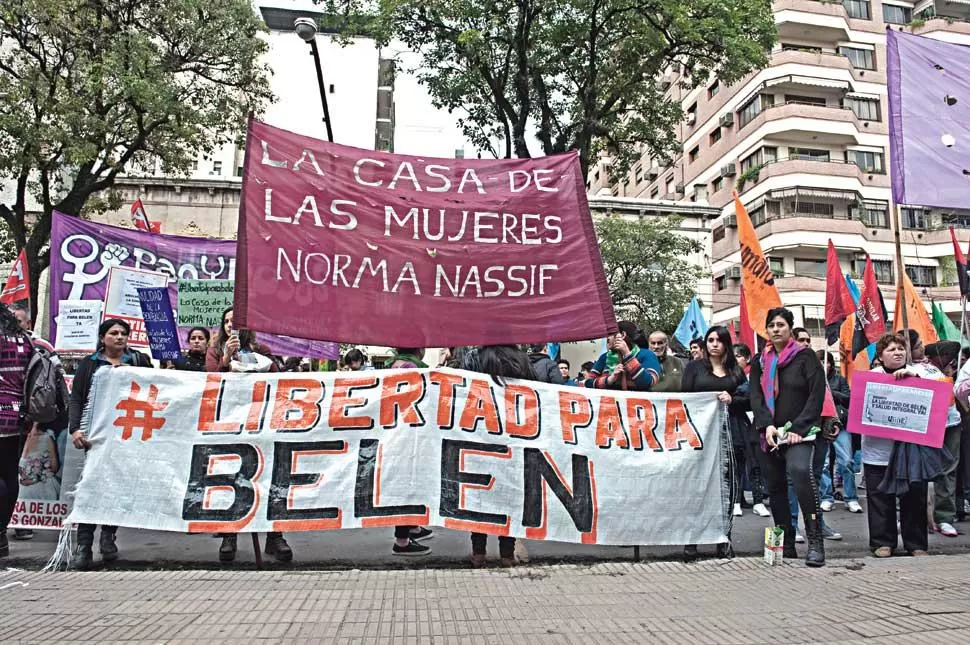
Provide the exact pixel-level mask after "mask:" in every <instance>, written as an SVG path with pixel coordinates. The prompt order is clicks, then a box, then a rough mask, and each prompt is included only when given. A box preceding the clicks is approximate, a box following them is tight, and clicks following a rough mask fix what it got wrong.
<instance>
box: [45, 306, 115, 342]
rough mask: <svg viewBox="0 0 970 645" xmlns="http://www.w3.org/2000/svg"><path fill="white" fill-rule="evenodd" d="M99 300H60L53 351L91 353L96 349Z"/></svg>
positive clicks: (99, 320)
mask: <svg viewBox="0 0 970 645" xmlns="http://www.w3.org/2000/svg"><path fill="white" fill-rule="evenodd" d="M102 309H104V303H103V302H102V301H100V300H61V302H60V308H59V313H58V315H57V336H56V337H55V338H54V349H56V350H57V351H59V352H93V351H94V350H95V349H97V347H98V325H100V324H101V310H102Z"/></svg>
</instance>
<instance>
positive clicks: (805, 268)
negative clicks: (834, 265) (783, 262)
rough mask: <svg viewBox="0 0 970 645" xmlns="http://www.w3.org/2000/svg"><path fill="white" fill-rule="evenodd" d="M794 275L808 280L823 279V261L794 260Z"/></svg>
mask: <svg viewBox="0 0 970 645" xmlns="http://www.w3.org/2000/svg"><path fill="white" fill-rule="evenodd" d="M795 275H799V276H807V277H810V278H824V277H825V260H802V259H799V258H795Z"/></svg>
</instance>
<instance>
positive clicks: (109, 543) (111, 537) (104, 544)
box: [98, 529, 118, 562]
mask: <svg viewBox="0 0 970 645" xmlns="http://www.w3.org/2000/svg"><path fill="white" fill-rule="evenodd" d="M98 548H99V549H100V550H101V559H102V560H104V561H105V562H114V561H115V560H117V559H118V545H116V544H115V534H114V533H112V532H111V531H105V530H104V529H101V540H100V542H99V543H98Z"/></svg>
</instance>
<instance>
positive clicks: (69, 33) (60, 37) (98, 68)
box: [0, 0, 271, 301]
mask: <svg viewBox="0 0 970 645" xmlns="http://www.w3.org/2000/svg"><path fill="white" fill-rule="evenodd" d="M263 30H264V27H263V25H262V22H261V21H260V20H259V18H258V17H257V16H256V14H255V13H254V11H253V8H252V4H251V3H250V2H249V1H248V0H221V1H220V2H207V1H205V0H158V1H156V2H137V1H135V0H20V1H19V2H4V3H3V5H2V7H0V96H3V101H2V102H0V178H2V179H3V180H7V181H10V182H12V183H13V184H14V185H15V186H14V203H13V204H12V205H2V206H0V218H2V219H3V221H4V222H5V223H6V225H7V227H9V229H10V233H11V234H12V236H13V238H14V242H15V244H16V247H17V248H23V247H24V246H26V248H27V256H28V260H29V263H30V267H29V268H30V275H31V276H32V278H33V279H32V280H31V297H32V299H33V300H34V301H36V298H37V286H38V282H39V281H38V279H37V276H39V275H40V272H41V271H43V270H44V269H45V268H46V267H47V266H48V264H49V262H50V249H49V248H47V245H48V242H49V240H50V227H51V213H52V212H53V211H54V210H55V209H56V210H58V211H61V212H63V213H66V214H69V215H80V214H81V213H82V212H85V213H87V212H91V213H95V212H103V211H105V210H107V209H109V208H118V207H120V203H119V200H118V196H117V194H116V193H114V192H113V191H111V190H110V189H111V187H112V186H113V185H114V183H115V181H116V180H117V178H118V175H119V174H121V173H123V172H124V171H125V168H126V166H129V165H130V164H132V163H133V162H134V163H142V162H147V163H148V164H149V165H153V164H154V163H155V162H156V161H160V162H161V163H162V167H163V168H164V169H165V170H166V172H170V173H182V172H187V171H188V169H189V168H190V167H191V165H192V163H194V162H195V161H196V159H197V158H198V156H199V154H201V153H202V152H209V151H212V150H213V149H215V147H217V146H219V145H222V144H224V143H227V142H230V141H232V140H234V139H236V138H238V137H239V135H240V133H241V131H242V129H243V126H244V123H245V117H246V114H247V113H248V112H249V111H251V110H252V111H256V112H258V111H260V110H261V109H262V107H263V106H264V105H265V103H266V102H267V101H268V100H270V99H271V93H270V90H269V83H268V70H267V68H266V66H265V64H264V63H262V62H261V61H260V56H261V55H262V54H263V53H264V52H265V51H266V50H267V45H266V42H265V40H264V39H262V38H261V37H260V35H261V32H262V31H263ZM31 198H33V199H34V200H36V202H37V204H38V205H37V207H36V209H37V212H32V210H33V209H31V208H30V207H29V205H28V204H29V202H30V200H31Z"/></svg>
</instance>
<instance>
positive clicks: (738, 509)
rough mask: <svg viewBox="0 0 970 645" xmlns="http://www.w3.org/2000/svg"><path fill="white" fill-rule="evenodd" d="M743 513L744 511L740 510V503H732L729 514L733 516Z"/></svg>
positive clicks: (739, 515)
mask: <svg viewBox="0 0 970 645" xmlns="http://www.w3.org/2000/svg"><path fill="white" fill-rule="evenodd" d="M743 513H744V511H742V510H741V505H740V504H735V505H734V510H733V511H732V512H731V514H732V515H734V517H741V515H742V514H743Z"/></svg>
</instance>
